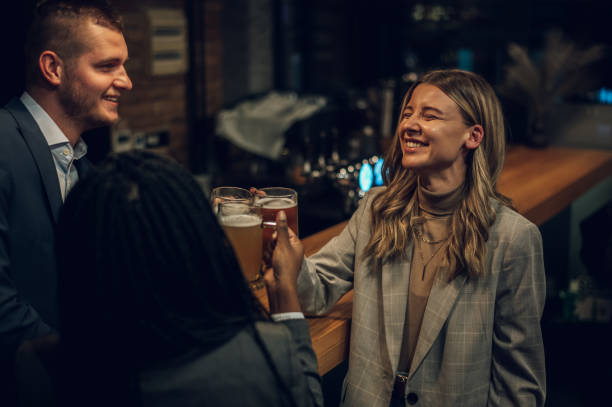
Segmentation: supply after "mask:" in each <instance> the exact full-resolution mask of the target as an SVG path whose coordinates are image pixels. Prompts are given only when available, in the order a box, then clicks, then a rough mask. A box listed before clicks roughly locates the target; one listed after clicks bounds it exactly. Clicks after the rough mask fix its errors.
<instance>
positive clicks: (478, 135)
mask: <svg viewBox="0 0 612 407" xmlns="http://www.w3.org/2000/svg"><path fill="white" fill-rule="evenodd" d="M468 131H469V134H468V138H467V140H466V141H465V144H464V146H465V148H467V149H468V150H474V149H476V147H478V146H479V145H480V143H481V142H482V138H483V137H484V129H483V128H482V126H481V125H480V124H475V125H473V126H472V127H470V128H469V129H468Z"/></svg>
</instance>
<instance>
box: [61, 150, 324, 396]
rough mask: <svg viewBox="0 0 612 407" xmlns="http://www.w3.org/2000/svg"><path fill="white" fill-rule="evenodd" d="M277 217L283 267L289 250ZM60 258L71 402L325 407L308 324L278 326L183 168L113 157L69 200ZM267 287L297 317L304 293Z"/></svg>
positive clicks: (150, 157)
mask: <svg viewBox="0 0 612 407" xmlns="http://www.w3.org/2000/svg"><path fill="white" fill-rule="evenodd" d="M277 220H278V224H279V226H278V244H277V248H278V250H277V254H276V255H275V256H276V257H275V261H274V266H275V267H276V268H278V269H279V270H281V269H282V268H283V267H288V266H287V263H284V262H283V255H282V251H283V248H288V247H289V242H288V240H287V239H288V234H287V226H286V220H284V219H283V218H282V215H281V216H280V217H279V219H277ZM57 252H58V254H59V255H58V258H59V287H58V289H59V299H60V303H59V305H60V316H61V337H62V338H61V345H62V356H63V357H64V358H65V360H64V362H63V371H64V374H63V375H62V376H61V378H62V380H61V381H60V383H59V388H60V399H61V400H62V401H63V403H62V404H61V405H66V404H68V405H75V404H78V405H88V406H91V405H104V406H109V405H130V406H134V405H141V406H168V405H171V406H320V405H322V394H321V388H320V378H319V376H318V374H317V364H316V358H315V355H314V352H313V350H312V347H311V343H310V337H309V331H308V324H307V323H306V321H305V320H303V319H302V320H292V321H285V322H280V323H274V322H270V321H268V320H269V317H268V315H267V314H266V313H265V312H264V310H263V309H262V308H261V306H260V305H259V302H258V301H257V300H256V299H255V298H254V297H253V295H252V292H251V291H250V289H249V287H248V285H247V283H246V282H245V280H244V278H243V275H242V273H241V272H240V268H239V265H238V263H237V260H236V257H235V256H234V253H233V251H232V249H231V246H230V244H229V243H228V240H227V238H226V237H225V235H224V233H223V231H222V229H221V227H220V226H219V224H218V223H217V220H216V218H215V216H214V215H213V213H212V210H211V208H210V205H209V203H208V200H207V199H206V198H205V196H204V194H203V193H202V191H201V189H200V187H199V186H198V184H197V182H196V181H195V180H194V179H193V177H192V176H191V175H190V174H189V173H188V172H187V171H185V170H184V169H182V168H181V167H180V166H179V165H178V164H176V163H173V162H171V161H169V160H168V159H165V158H161V157H159V156H156V155H154V154H152V153H147V152H130V153H125V154H119V155H113V156H110V157H109V158H108V159H107V160H106V161H105V162H104V163H103V164H102V165H101V166H100V168H98V169H97V170H96V171H95V172H94V173H93V174H91V176H89V177H87V178H85V179H83V180H81V181H80V182H79V183H78V184H77V185H76V186H75V187H74V189H73V190H72V191H71V193H70V194H69V196H68V198H67V200H66V203H65V205H64V207H63V209H62V212H61V215H60V220H59V224H58V234H57ZM298 266H299V264H297V265H294V266H293V267H298ZM279 270H277V272H278V271H279ZM283 271H284V270H283ZM267 277H268V278H267V280H268V283H269V287H268V288H269V289H270V290H271V292H270V294H271V296H272V297H274V298H281V299H283V301H276V302H275V303H274V304H273V307H274V306H276V307H277V309H272V310H271V311H272V312H284V311H296V309H295V308H292V307H291V304H295V303H297V297H296V295H295V294H293V297H294V298H293V299H292V298H291V293H287V292H285V291H284V288H283V287H284V286H285V285H284V284H275V280H274V278H271V275H268V276H267ZM287 297H289V298H287ZM283 304H290V306H289V308H286V307H284V306H283ZM298 307H299V305H298ZM298 311H299V309H298Z"/></svg>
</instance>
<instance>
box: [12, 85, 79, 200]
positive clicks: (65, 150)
mask: <svg viewBox="0 0 612 407" xmlns="http://www.w3.org/2000/svg"><path fill="white" fill-rule="evenodd" d="M20 100H21V103H23V104H24V105H25V107H26V109H28V111H29V112H30V114H31V115H32V117H33V118H34V121H36V124H38V127H39V128H40V131H41V132H42V134H43V136H44V137H45V140H47V144H48V145H49V150H50V151H51V156H52V157H53V162H54V163H55V169H56V171H57V179H58V181H59V185H60V190H61V193H62V201H63V200H65V199H66V195H67V194H68V192H69V191H70V189H71V188H72V187H73V186H74V184H75V183H76V182H77V181H78V179H79V174H78V171H77V169H76V168H75V166H74V161H75V160H78V159H80V158H82V157H84V156H85V154H87V145H86V144H85V142H84V141H83V140H81V139H79V141H77V142H76V144H75V145H74V148H73V147H72V146H71V145H70V142H69V141H68V138H67V137H66V135H65V134H64V132H62V130H61V129H60V128H59V127H58V125H57V124H56V123H55V122H54V121H53V119H52V118H51V116H49V114H47V112H46V111H45V110H44V109H43V108H42V107H41V106H40V105H39V104H38V103H36V101H35V100H34V99H33V98H32V96H30V95H29V94H28V92H23V94H22V95H21V98H20Z"/></svg>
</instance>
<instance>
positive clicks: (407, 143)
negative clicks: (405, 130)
mask: <svg viewBox="0 0 612 407" xmlns="http://www.w3.org/2000/svg"><path fill="white" fill-rule="evenodd" d="M423 145H424V144H423V143H417V142H416V141H407V142H406V147H421V146H423Z"/></svg>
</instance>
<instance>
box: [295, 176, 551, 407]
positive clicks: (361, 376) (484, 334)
mask: <svg viewBox="0 0 612 407" xmlns="http://www.w3.org/2000/svg"><path fill="white" fill-rule="evenodd" d="M380 190H381V188H375V189H373V190H372V191H371V192H369V193H368V194H366V196H365V197H364V198H363V199H362V202H361V204H360V206H359V208H358V209H357V211H356V212H355V213H354V214H353V216H352V218H351V220H350V221H349V223H348V225H347V227H346V228H345V229H344V230H343V231H342V232H341V233H340V235H338V236H337V237H336V238H334V239H332V240H331V241H330V242H329V243H328V244H327V245H326V246H325V247H323V248H322V249H321V250H320V251H319V252H318V253H316V254H314V255H313V256H311V257H309V258H307V259H306V260H305V261H304V262H303V264H302V269H301V271H300V274H299V276H298V289H299V297H300V301H301V303H302V306H303V307H304V310H305V311H306V312H311V313H324V312H325V311H327V310H328V309H329V308H330V307H331V306H332V305H334V304H335V303H336V302H337V301H338V299H339V298H340V297H341V296H342V295H344V294H345V293H346V292H348V291H349V290H350V289H354V290H355V295H354V300H353V315H352V322H351V338H350V352H349V368H348V373H347V376H346V378H345V380H344V384H343V390H342V401H343V405H344V406H363V407H378V406H380V407H388V406H389V403H390V399H391V392H392V388H393V380H394V376H395V373H396V368H397V365H398V361H399V354H400V346H401V343H402V335H403V327H404V319H405V311H406V301H407V298H408V297H407V296H408V283H409V276H410V263H411V253H412V248H411V247H410V248H408V250H407V254H408V255H407V256H406V258H405V259H402V260H401V261H394V262H388V263H383V264H382V270H380V269H379V270H377V269H376V267H373V265H372V264H371V263H370V260H369V259H365V258H364V257H363V255H362V253H363V248H364V247H365V245H366V244H367V242H368V240H369V237H370V235H369V228H370V205H371V202H372V198H373V197H374V196H375V195H376V194H377V193H379V192H380ZM495 206H496V207H497V219H496V222H495V224H494V225H493V226H492V227H491V229H490V231H489V241H488V242H487V247H488V255H487V274H486V276H484V277H483V278H480V279H469V278H466V277H465V276H460V277H457V278H455V279H454V280H452V281H451V282H448V281H447V280H446V279H444V278H443V276H444V275H445V274H446V273H445V272H444V271H445V270H442V269H440V270H438V274H437V278H436V281H435V282H434V285H433V287H432V289H431V293H430V296H429V300H428V303H427V307H426V310H425V315H424V318H423V323H422V326H421V331H420V334H419V338H418V341H417V347H416V350H415V355H414V359H413V362H412V365H411V368H410V372H409V373H408V378H409V380H408V383H407V385H406V394H409V393H415V394H416V395H417V396H418V404H417V405H421V406H469V407H473V406H541V405H543V404H544V399H545V390H546V389H545V385H546V378H545V367H544V348H543V343H542V334H541V328H540V319H541V316H542V311H543V308H544V299H545V294H546V286H545V275H544V263H543V257H542V241H541V236H540V232H539V230H538V228H537V227H536V226H535V225H534V224H533V223H531V222H529V221H528V220H527V219H525V218H524V217H522V216H521V215H520V214H518V213H516V212H514V211H512V210H510V209H508V208H505V207H501V206H499V205H497V204H495Z"/></svg>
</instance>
